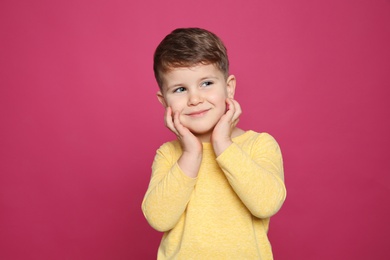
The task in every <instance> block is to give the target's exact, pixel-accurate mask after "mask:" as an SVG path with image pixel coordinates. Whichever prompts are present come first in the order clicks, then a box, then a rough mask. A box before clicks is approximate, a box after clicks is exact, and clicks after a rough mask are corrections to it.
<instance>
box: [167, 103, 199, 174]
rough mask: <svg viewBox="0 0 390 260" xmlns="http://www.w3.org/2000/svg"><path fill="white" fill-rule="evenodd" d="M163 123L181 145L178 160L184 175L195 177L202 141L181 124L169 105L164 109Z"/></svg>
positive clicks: (177, 113)
mask: <svg viewBox="0 0 390 260" xmlns="http://www.w3.org/2000/svg"><path fill="white" fill-rule="evenodd" d="M172 114H173V115H172ZM165 125H166V127H167V128H168V129H169V130H171V131H172V132H173V133H174V134H175V135H176V136H177V139H178V140H179V142H180V145H181V147H182V150H183V153H182V156H181V157H180V158H179V160H178V164H179V166H180V168H181V169H182V170H183V172H184V173H185V174H186V175H188V176H190V177H196V176H197V175H198V171H199V167H200V163H201V161H202V151H203V147H202V143H201V142H200V140H199V139H198V138H197V137H196V136H195V135H194V134H193V133H191V131H190V130H188V128H186V127H185V126H184V125H182V124H181V122H180V114H179V112H175V113H173V112H172V108H171V107H167V109H166V112H165Z"/></svg>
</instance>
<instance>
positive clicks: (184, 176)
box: [142, 28, 286, 260]
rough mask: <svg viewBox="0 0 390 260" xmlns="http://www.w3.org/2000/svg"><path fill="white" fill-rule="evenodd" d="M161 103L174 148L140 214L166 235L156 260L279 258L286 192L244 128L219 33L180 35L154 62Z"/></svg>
mask: <svg viewBox="0 0 390 260" xmlns="http://www.w3.org/2000/svg"><path fill="white" fill-rule="evenodd" d="M154 73H155V77H156V80H157V83H158V85H159V88H160V90H159V91H158V92H157V97H158V100H159V101H160V102H161V103H162V105H163V106H164V107H165V108H166V112H165V125H166V126H167V127H168V128H169V130H171V131H172V132H173V133H174V134H175V135H176V136H177V140H175V141H172V142H168V143H165V144H163V145H162V146H161V147H160V148H159V149H158V151H157V154H156V156H155V159H154V162H153V166H152V177H151V181H150V184H149V187H148V190H147V192H146V194H145V197H144V200H143V203H142V210H143V213H144V215H145V217H146V219H147V220H148V222H149V224H150V225H151V226H152V227H153V228H155V229H156V230H158V231H162V232H165V233H164V236H163V238H162V241H161V244H160V247H159V249H158V259H186V260H187V259H263V260H264V259H273V257H272V250H271V245H270V243H269V240H268V237H267V232H268V225H269V220H270V217H271V216H272V215H274V214H275V213H276V212H277V211H278V210H279V209H280V207H281V206H282V204H283V202H284V200H285V197H286V189H285V185H284V177H283V163H282V155H281V152H280V149H279V146H278V144H277V143H276V141H275V140H274V139H273V138H272V137H271V136H270V135H268V134H266V133H256V132H254V131H244V130H242V129H240V128H238V127H237V126H236V125H237V123H238V120H239V117H240V114H241V108H240V105H239V104H238V102H237V101H236V100H234V92H235V88H236V79H235V77H234V76H233V75H229V61H228V57H227V51H226V48H225V46H224V44H223V43H222V41H221V40H220V39H219V38H218V37H217V36H216V35H215V34H213V33H211V32H209V31H207V30H204V29H199V28H183V29H176V30H174V31H173V32H172V33H170V34H169V35H167V36H166V37H165V38H164V39H163V41H162V42H161V43H160V44H159V46H158V47H157V49H156V51H155V54H154Z"/></svg>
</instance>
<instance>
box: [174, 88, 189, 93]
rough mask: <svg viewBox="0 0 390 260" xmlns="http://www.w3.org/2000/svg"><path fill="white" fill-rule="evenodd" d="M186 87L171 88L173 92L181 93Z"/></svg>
mask: <svg viewBox="0 0 390 260" xmlns="http://www.w3.org/2000/svg"><path fill="white" fill-rule="evenodd" d="M185 90H186V89H185V88H184V87H179V88H175V89H174V90H173V92H174V93H181V92H184V91H185Z"/></svg>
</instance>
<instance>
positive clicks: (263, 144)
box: [233, 130, 279, 150]
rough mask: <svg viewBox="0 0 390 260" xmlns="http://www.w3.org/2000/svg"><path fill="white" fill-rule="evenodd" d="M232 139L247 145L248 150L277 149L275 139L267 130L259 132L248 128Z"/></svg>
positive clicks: (241, 144) (243, 145)
mask: <svg viewBox="0 0 390 260" xmlns="http://www.w3.org/2000/svg"><path fill="white" fill-rule="evenodd" d="M233 141H234V142H236V143H237V144H238V145H240V146H242V147H247V148H248V149H250V150H253V149H255V150H257V149H262V150H275V149H276V150H279V145H278V143H277V141H276V140H275V138H274V137H273V136H272V135H270V134H269V133H267V132H261V133H259V132H255V131H253V130H248V131H246V132H245V133H244V134H242V135H240V136H238V137H237V138H235V140H233Z"/></svg>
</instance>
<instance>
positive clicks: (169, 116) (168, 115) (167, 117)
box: [165, 107, 178, 135]
mask: <svg viewBox="0 0 390 260" xmlns="http://www.w3.org/2000/svg"><path fill="white" fill-rule="evenodd" d="M165 126H166V127H167V128H168V129H169V130H171V131H172V132H173V133H174V134H175V135H178V132H177V130H176V128H175V125H174V119H173V117H172V108H171V107H168V108H167V110H166V113H165Z"/></svg>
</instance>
